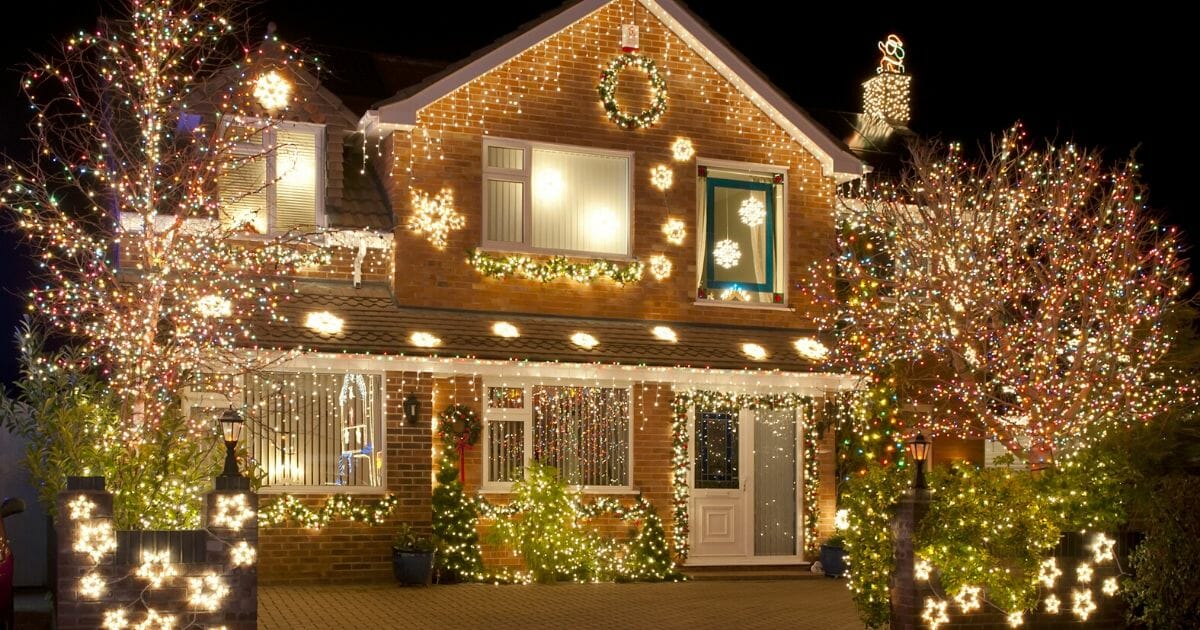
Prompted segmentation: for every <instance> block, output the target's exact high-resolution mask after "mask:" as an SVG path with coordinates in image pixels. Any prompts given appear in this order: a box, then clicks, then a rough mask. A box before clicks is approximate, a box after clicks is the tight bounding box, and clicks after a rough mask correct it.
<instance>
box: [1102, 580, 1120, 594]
mask: <svg viewBox="0 0 1200 630" xmlns="http://www.w3.org/2000/svg"><path fill="white" fill-rule="evenodd" d="M1118 590H1120V585H1119V584H1118V583H1117V578H1116V577H1109V578H1104V585H1103V586H1101V587H1100V591H1101V592H1103V593H1104V594H1105V595H1108V596H1109V597H1112V596H1113V595H1116V594H1117V591H1118Z"/></svg>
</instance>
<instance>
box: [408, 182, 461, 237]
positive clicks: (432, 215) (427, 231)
mask: <svg viewBox="0 0 1200 630" xmlns="http://www.w3.org/2000/svg"><path fill="white" fill-rule="evenodd" d="M412 204H413V213H412V216H410V217H409V218H408V229H410V230H412V231H414V232H416V233H417V234H424V235H425V238H427V239H429V243H430V244H431V245H433V246H434V247H436V248H438V249H446V243H447V238H448V237H449V236H450V232H452V231H454V230H461V229H462V228H463V227H464V226H465V225H466V224H467V220H466V219H464V218H463V217H462V215H461V214H459V213H458V211H456V210H455V209H454V193H453V192H452V191H451V190H450V189H449V188H443V189H442V190H441V192H439V193H438V194H437V195H436V196H434V197H430V196H429V193H423V192H417V191H415V190H414V191H413V195H412Z"/></svg>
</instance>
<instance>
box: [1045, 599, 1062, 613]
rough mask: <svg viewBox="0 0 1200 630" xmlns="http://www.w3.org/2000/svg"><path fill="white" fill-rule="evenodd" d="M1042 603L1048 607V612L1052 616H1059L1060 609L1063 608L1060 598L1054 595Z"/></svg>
mask: <svg viewBox="0 0 1200 630" xmlns="http://www.w3.org/2000/svg"><path fill="white" fill-rule="evenodd" d="M1042 603H1043V604H1045V605H1046V612H1048V613H1050V614H1051V615H1057V614H1058V609H1059V607H1061V606H1062V601H1060V600H1059V599H1058V596H1056V595H1053V594H1051V595H1050V596H1049V597H1047V598H1046V599H1045V600H1044V601H1043V602H1042Z"/></svg>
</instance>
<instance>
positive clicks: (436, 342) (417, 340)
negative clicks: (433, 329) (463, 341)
mask: <svg viewBox="0 0 1200 630" xmlns="http://www.w3.org/2000/svg"><path fill="white" fill-rule="evenodd" d="M408 340H409V341H410V342H412V345H414V346H417V347H418V348H432V347H434V346H440V345H442V340H441V338H439V337H437V336H435V335H433V334H431V333H427V332H415V333H413V334H412V335H410V336H409V337H408Z"/></svg>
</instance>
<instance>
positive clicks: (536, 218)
mask: <svg viewBox="0 0 1200 630" xmlns="http://www.w3.org/2000/svg"><path fill="white" fill-rule="evenodd" d="M632 168H633V157H632V154H631V153H627V152H619V151H601V150H597V149H583V148H578V147H567V146H560V145H549V144H534V143H529V142H520V141H516V140H500V139H488V140H485V141H484V144H483V204H484V221H483V224H484V233H483V244H484V246H485V247H488V248H494V249H502V250H516V251H529V252H546V253H551V254H567V255H583V256H618V257H623V256H629V253H630V252H629V240H630V239H629V230H630V225H631V221H630V215H631V213H632V197H633V195H632V193H631V190H630V182H631V181H632V178H631V176H630V171H631V169H632Z"/></svg>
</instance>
